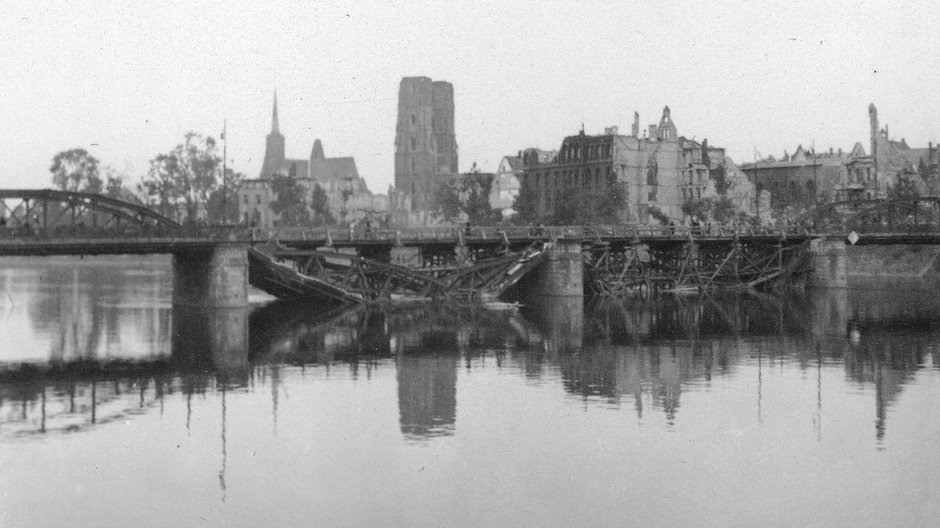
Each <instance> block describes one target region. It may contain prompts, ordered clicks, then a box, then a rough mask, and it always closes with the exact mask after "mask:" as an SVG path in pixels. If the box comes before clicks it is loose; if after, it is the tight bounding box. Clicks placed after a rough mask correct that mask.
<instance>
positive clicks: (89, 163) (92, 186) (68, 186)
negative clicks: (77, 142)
mask: <svg viewBox="0 0 940 528" xmlns="http://www.w3.org/2000/svg"><path fill="white" fill-rule="evenodd" d="M49 172H51V173H52V184H53V185H55V186H56V187H58V188H59V189H61V190H63V191H73V192H90V193H100V192H101V177H100V176H99V174H98V160H97V159H96V158H95V157H94V156H92V155H91V154H89V153H88V151H86V150H85V149H82V148H75V149H71V150H65V151H62V152H59V153H58V154H56V155H55V156H54V157H53V158H52V166H51V167H49Z"/></svg>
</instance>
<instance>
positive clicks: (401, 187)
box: [395, 77, 457, 211]
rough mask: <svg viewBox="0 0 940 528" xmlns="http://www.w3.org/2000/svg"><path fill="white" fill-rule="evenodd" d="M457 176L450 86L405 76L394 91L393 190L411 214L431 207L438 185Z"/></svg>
mask: <svg viewBox="0 0 940 528" xmlns="http://www.w3.org/2000/svg"><path fill="white" fill-rule="evenodd" d="M456 174H457V138H456V135H455V133H454V87H453V86H452V85H451V84H450V83H448V82H444V81H432V80H431V79H429V78H427V77H405V78H403V79H402V80H401V84H400V85H399V88H398V124H397V126H396V128H395V190H396V191H397V192H399V193H402V194H404V195H405V196H407V197H408V198H409V199H410V206H411V208H412V210H413V211H427V210H428V209H430V208H431V206H432V203H433V200H434V195H435V193H436V191H437V187H438V185H439V184H440V183H441V182H442V181H445V180H446V179H447V178H446V176H451V175H456Z"/></svg>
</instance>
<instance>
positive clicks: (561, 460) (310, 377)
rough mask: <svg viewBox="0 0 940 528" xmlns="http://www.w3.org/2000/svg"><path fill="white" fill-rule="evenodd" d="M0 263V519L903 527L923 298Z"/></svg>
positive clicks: (932, 342)
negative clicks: (344, 287) (230, 306)
mask: <svg viewBox="0 0 940 528" xmlns="http://www.w3.org/2000/svg"><path fill="white" fill-rule="evenodd" d="M171 289H172V277H171V272H170V267H169V263H168V261H165V260H159V261H152V260H151V261H145V260H140V259H132V258H127V259H114V258H112V259H85V260H82V261H74V260H51V259H50V260H42V259H33V260H6V261H0V468H2V471H0V525H2V526H11V527H13V526H16V527H19V526H49V527H58V526H66V525H71V526H135V527H141V526H154V527H158V526H159V527H163V526H226V527H238V526H245V527H255V526H429V527H431V526H433V527H440V526H458V527H459V526H586V525H590V526H633V525H636V526H929V525H934V524H935V523H936V520H937V519H938V518H940V506H938V501H940V499H938V498H937V491H938V490H940V457H938V456H937V446H938V445H940V369H938V364H940V359H938V348H937V347H938V345H940V296H938V295H937V294H936V292H937V287H936V286H934V287H932V288H927V289H925V288H924V287H923V285H897V284H894V285H889V286H881V287H877V288H850V289H848V290H833V291H825V292H815V293H812V294H807V295H791V296H787V297H783V298H781V297H776V296H771V295H765V294H742V295H719V296H713V297H709V298H699V297H688V296H682V297H667V298H664V299H660V300H658V301H637V300H632V301H610V300H608V301H605V302H601V301H591V300H584V301H582V300H580V299H555V300H544V301H541V302H539V303H536V304H533V305H527V306H522V307H511V306H490V307H485V306H483V307H481V306H475V307H474V306H439V305H419V306H412V307H396V308H390V309H386V310H358V311H347V312H324V311H323V310H322V309H320V308H319V307H317V306H301V305H289V304H288V305H285V304H281V303H273V304H271V303H264V302H262V301H263V300H264V299H263V297H261V296H254V295H253V296H252V300H253V301H254V302H253V305H252V307H251V308H250V309H247V310H227V311H221V312H198V311H185V310H174V308H173V307H172V305H171V302H170V301H171Z"/></svg>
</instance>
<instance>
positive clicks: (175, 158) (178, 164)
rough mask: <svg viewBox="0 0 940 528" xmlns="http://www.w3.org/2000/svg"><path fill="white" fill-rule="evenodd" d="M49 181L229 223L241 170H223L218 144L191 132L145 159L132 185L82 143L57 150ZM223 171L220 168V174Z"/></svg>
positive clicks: (179, 216)
mask: <svg viewBox="0 0 940 528" xmlns="http://www.w3.org/2000/svg"><path fill="white" fill-rule="evenodd" d="M49 171H50V172H51V173H52V184H53V185H54V186H55V187H57V188H58V189H60V190H63V191H73V192H85V193H93V194H101V195H103V196H107V197H109V198H115V199H118V200H123V201H126V202H131V203H136V204H140V205H144V206H146V207H149V208H150V209H152V210H154V211H156V212H158V213H160V214H162V215H164V216H166V217H169V218H172V219H174V220H177V221H180V222H196V221H202V220H205V221H206V222H208V223H212V224H224V223H235V222H238V221H239V220H240V219H239V218H238V186H239V184H240V182H241V180H242V179H244V175H243V174H241V173H239V172H235V171H233V170H232V169H230V168H227V167H226V168H225V169H224V171H223V163H222V156H221V153H220V152H219V145H218V143H217V142H216V140H215V139H214V138H213V137H211V136H203V135H201V134H197V133H195V132H190V133H188V134H186V136H185V137H184V139H183V141H182V142H181V143H179V144H178V145H176V146H175V147H173V148H172V149H170V150H169V151H167V152H163V153H159V154H157V155H156V156H154V158H153V159H151V160H150V167H149V168H148V171H147V173H146V174H145V175H144V176H143V177H142V178H141V180H140V182H138V183H137V184H136V185H134V184H132V183H130V182H129V181H128V175H127V174H124V173H122V172H121V171H118V170H117V169H114V168H113V167H111V166H102V164H101V162H100V161H99V160H98V159H97V158H95V157H94V156H92V155H91V154H90V153H89V152H88V151H87V150H85V149H83V148H73V149H69V150H64V151H62V152H59V153H58V154H56V155H55V156H54V157H53V158H52V165H51V166H50V167H49ZM223 172H224V173H223Z"/></svg>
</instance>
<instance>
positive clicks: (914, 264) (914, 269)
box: [845, 245, 940, 280]
mask: <svg viewBox="0 0 940 528" xmlns="http://www.w3.org/2000/svg"><path fill="white" fill-rule="evenodd" d="M845 271H846V276H847V277H848V278H849V280H852V279H856V280H857V279H866V278H883V279H889V278H910V279H940V246H928V245H892V246H847V247H846V270H845Z"/></svg>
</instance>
